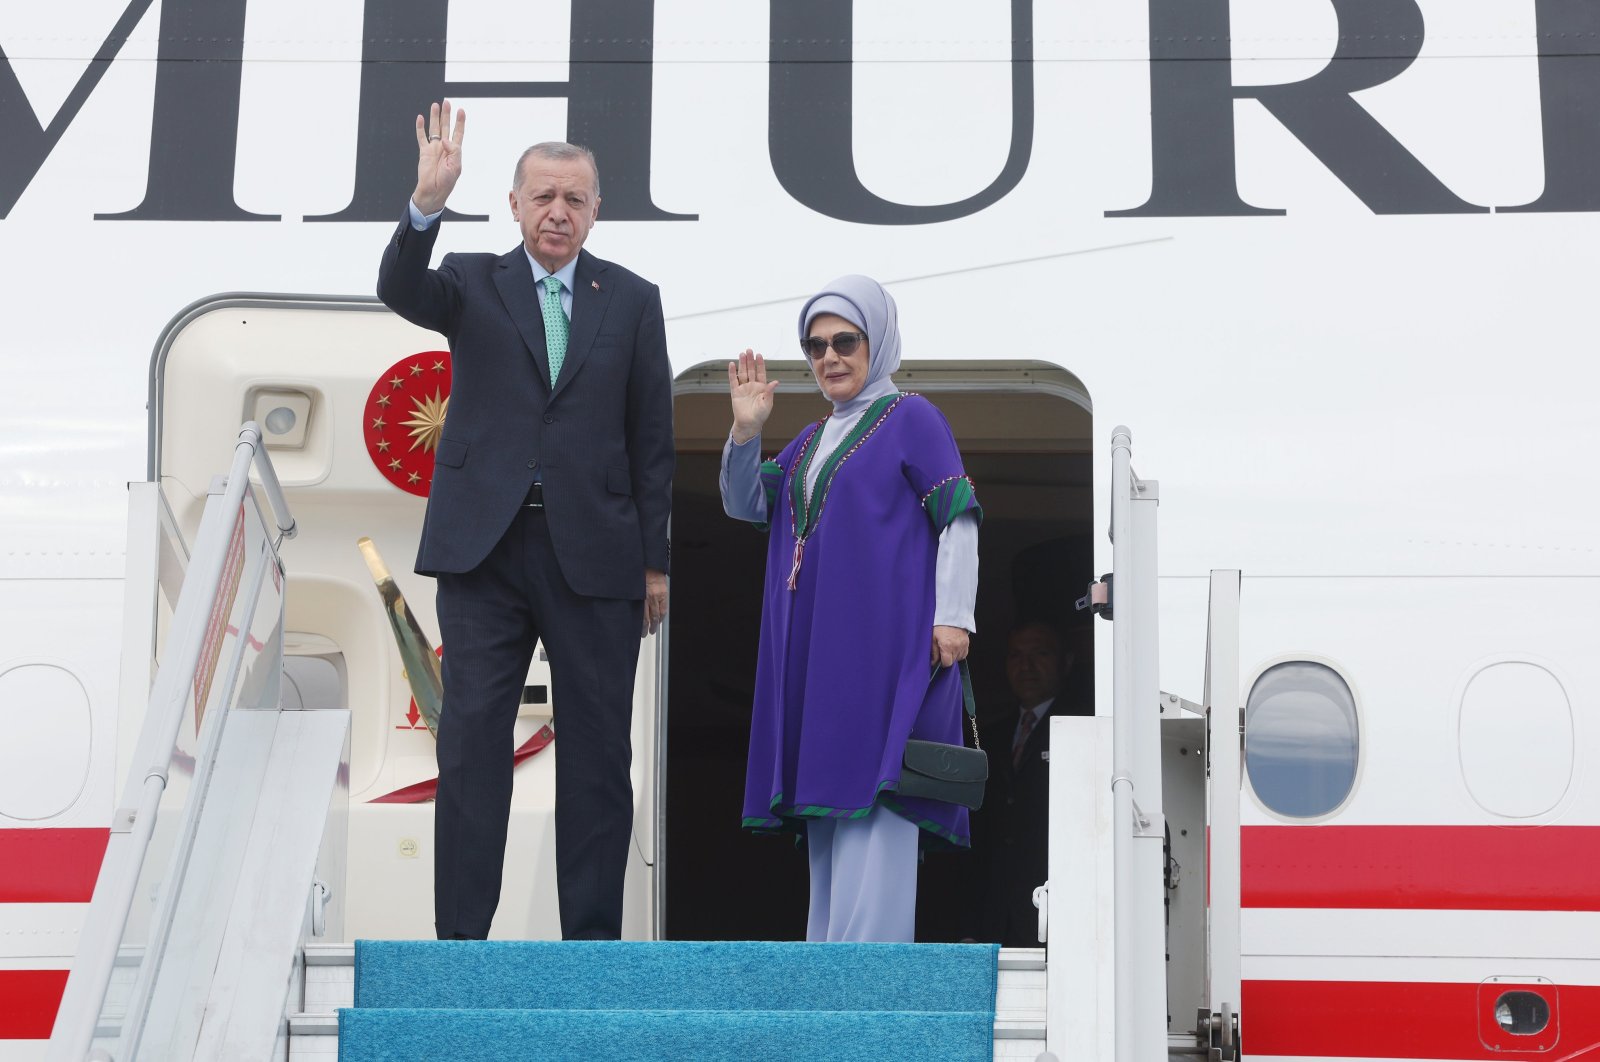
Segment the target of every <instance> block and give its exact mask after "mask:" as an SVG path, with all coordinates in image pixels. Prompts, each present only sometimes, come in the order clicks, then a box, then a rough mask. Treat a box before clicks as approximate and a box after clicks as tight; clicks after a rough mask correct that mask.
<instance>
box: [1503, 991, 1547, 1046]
mask: <svg viewBox="0 0 1600 1062" xmlns="http://www.w3.org/2000/svg"><path fill="white" fill-rule="evenodd" d="M1494 1020H1495V1022H1496V1023H1498V1024H1499V1026H1500V1028H1502V1029H1504V1030H1505V1031H1506V1032H1508V1033H1510V1034H1511V1035H1512V1036H1532V1035H1534V1034H1535V1033H1541V1032H1544V1030H1545V1027H1546V1026H1548V1025H1549V1024H1550V1004H1549V1003H1546V1002H1545V999H1544V997H1543V996H1541V995H1540V994H1539V993H1537V992H1507V993H1505V994H1504V995H1502V996H1501V997H1500V998H1499V999H1497V1000H1495V1002H1494Z"/></svg>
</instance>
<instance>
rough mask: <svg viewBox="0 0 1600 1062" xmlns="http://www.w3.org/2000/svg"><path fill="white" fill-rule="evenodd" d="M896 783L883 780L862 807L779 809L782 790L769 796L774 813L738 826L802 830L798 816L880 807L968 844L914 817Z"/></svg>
mask: <svg viewBox="0 0 1600 1062" xmlns="http://www.w3.org/2000/svg"><path fill="white" fill-rule="evenodd" d="M899 784H900V783H899V781H898V780H894V781H889V780H885V781H883V782H880V783H878V791H877V793H876V794H875V796H874V799H873V802H872V803H871V804H870V805H868V806H867V807H864V808H833V807H826V806H824V805H821V804H807V805H806V806H804V807H800V808H796V807H793V806H790V807H787V808H784V809H782V810H780V807H779V806H780V805H781V804H782V803H783V794H782V793H779V794H778V795H777V796H775V797H773V798H772V802H771V804H770V805H768V807H769V810H771V811H772V813H773V817H772V818H753V817H750V816H746V817H745V818H744V819H743V821H742V822H741V823H740V826H741V828H743V829H746V830H758V831H761V832H770V833H784V832H786V831H790V832H796V833H804V832H805V831H804V830H803V829H801V824H800V822H798V821H797V820H800V819H845V820H855V819H864V818H866V817H867V816H868V815H870V814H872V812H873V811H875V810H877V809H878V808H882V809H884V810H885V811H888V812H891V813H892V814H895V815H899V816H900V817H901V818H902V819H905V820H906V821H907V822H909V823H911V824H912V825H914V826H916V827H917V829H919V830H921V831H923V832H924V833H928V834H931V835H933V836H934V837H937V838H939V840H941V841H944V842H945V843H946V844H949V845H951V846H952V847H956V848H968V847H971V842H970V841H967V842H963V841H962V840H961V838H959V837H957V836H956V835H955V834H954V833H952V832H951V831H950V830H947V829H945V828H944V827H943V826H941V825H939V823H937V822H933V821H931V820H928V819H917V818H913V817H912V815H911V812H910V811H909V810H907V808H906V806H905V805H904V804H902V803H900V801H898V800H896V799H894V796H895V790H896V788H897V787H898V786H899Z"/></svg>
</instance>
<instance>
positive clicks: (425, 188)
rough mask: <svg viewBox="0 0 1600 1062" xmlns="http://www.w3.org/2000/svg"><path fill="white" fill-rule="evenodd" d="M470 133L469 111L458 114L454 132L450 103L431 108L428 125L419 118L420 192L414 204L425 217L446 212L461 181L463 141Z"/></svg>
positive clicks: (418, 170) (418, 161)
mask: <svg viewBox="0 0 1600 1062" xmlns="http://www.w3.org/2000/svg"><path fill="white" fill-rule="evenodd" d="M466 132H467V112H466V111H457V112H456V127H455V129H454V130H452V129H451V128H450V101H449V100H445V101H444V102H443V103H435V104H433V105H432V106H431V107H429V108H428V117H427V119H426V121H424V119H423V117H422V115H420V114H419V115H417V190H416V191H415V192H412V193H411V201H412V202H413V203H415V204H417V209H418V210H420V211H422V213H423V214H424V215H426V214H437V213H438V212H439V211H441V210H443V209H444V201H445V200H446V199H449V198H450V192H451V191H452V190H453V189H454V188H455V186H456V181H458V180H459V179H460V178H461V138H462V137H464V136H465V135H466Z"/></svg>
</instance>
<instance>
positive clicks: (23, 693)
mask: <svg viewBox="0 0 1600 1062" xmlns="http://www.w3.org/2000/svg"><path fill="white" fill-rule="evenodd" d="M89 726H90V719H89V694H88V693H87V692H86V691H85V690H84V688H83V684H82V683H81V682H79V681H78V678H77V676H76V675H74V674H73V673H72V672H70V671H68V670H66V669H65V668H60V667H57V666H55V665H54V664H23V665H21V666H19V667H14V668H12V669H11V670H9V671H7V672H5V673H4V674H0V734H4V735H5V738H4V739H3V740H0V815H4V816H6V817H7V818H12V819H24V820H30V821H35V820H39V819H48V818H51V817H53V816H56V815H59V814H61V813H62V812H64V811H66V810H67V809H68V808H70V807H72V805H73V804H74V803H76V801H77V799H78V796H79V794H80V793H82V792H83V786H84V782H86V781H87V780H88V777H89Z"/></svg>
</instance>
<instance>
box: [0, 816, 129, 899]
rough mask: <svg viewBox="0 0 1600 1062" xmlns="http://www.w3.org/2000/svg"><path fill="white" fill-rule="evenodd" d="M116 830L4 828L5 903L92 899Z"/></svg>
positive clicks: (0, 837)
mask: <svg viewBox="0 0 1600 1062" xmlns="http://www.w3.org/2000/svg"><path fill="white" fill-rule="evenodd" d="M110 837H111V831H110V830H105V829H47V830H21V829H15V830H0V903H88V902H89V900H90V898H91V897H93V896H94V883H95V879H96V878H98V877H99V876H100V861H101V860H102V859H104V858H105V854H106V842H107V841H108V840H109V839H110Z"/></svg>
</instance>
